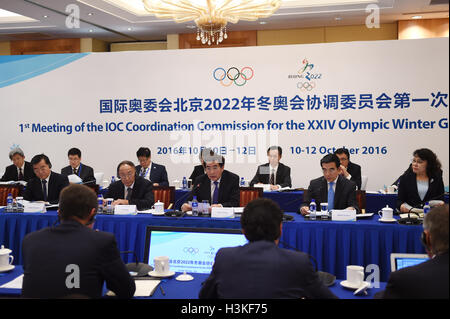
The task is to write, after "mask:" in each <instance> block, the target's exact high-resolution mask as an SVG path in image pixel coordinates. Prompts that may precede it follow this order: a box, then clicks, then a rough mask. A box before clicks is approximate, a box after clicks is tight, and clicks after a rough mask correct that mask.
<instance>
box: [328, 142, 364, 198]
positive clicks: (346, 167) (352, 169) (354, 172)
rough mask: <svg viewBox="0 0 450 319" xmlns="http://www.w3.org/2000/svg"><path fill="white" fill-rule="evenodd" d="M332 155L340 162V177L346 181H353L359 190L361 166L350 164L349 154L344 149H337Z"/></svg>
mask: <svg viewBox="0 0 450 319" xmlns="http://www.w3.org/2000/svg"><path fill="white" fill-rule="evenodd" d="M334 154H336V156H337V157H338V158H339V161H340V162H341V175H342V176H344V177H345V178H346V179H349V180H351V181H354V182H355V184H356V186H358V189H361V166H359V165H358V164H355V163H353V162H350V153H349V152H348V149H346V148H338V149H337V150H336V151H335V152H334Z"/></svg>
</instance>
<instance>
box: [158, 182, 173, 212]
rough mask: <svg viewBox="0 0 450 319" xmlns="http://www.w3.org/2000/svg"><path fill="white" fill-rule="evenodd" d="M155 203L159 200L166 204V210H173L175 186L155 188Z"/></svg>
mask: <svg viewBox="0 0 450 319" xmlns="http://www.w3.org/2000/svg"><path fill="white" fill-rule="evenodd" d="M153 196H154V197H155V203H156V202H157V201H158V200H159V201H160V202H163V203H164V209H169V206H171V208H173V207H172V206H173V204H174V203H175V186H153Z"/></svg>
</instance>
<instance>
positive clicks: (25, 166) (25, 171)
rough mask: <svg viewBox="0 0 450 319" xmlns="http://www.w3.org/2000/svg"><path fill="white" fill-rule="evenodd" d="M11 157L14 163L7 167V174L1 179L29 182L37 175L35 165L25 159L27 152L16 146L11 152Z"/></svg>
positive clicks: (3, 180)
mask: <svg viewBox="0 0 450 319" xmlns="http://www.w3.org/2000/svg"><path fill="white" fill-rule="evenodd" d="M9 159H10V160H11V161H12V162H13V163H12V165H9V166H8V167H6V170H5V174H3V176H2V178H1V179H0V180H1V181H2V182H8V181H25V182H28V181H29V180H30V179H31V178H33V177H35V175H34V172H33V167H32V166H31V164H30V163H29V162H26V161H25V154H24V153H23V151H22V150H21V149H20V148H14V149H13V150H11V152H9Z"/></svg>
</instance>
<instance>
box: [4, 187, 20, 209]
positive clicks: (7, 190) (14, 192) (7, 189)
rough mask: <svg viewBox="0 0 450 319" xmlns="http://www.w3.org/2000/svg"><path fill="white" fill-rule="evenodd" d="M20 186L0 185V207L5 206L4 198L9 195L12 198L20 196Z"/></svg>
mask: <svg viewBox="0 0 450 319" xmlns="http://www.w3.org/2000/svg"><path fill="white" fill-rule="evenodd" d="M22 190H23V186H22V185H0V206H6V198H7V197H8V194H9V193H11V195H12V197H13V198H16V197H17V196H20V195H22Z"/></svg>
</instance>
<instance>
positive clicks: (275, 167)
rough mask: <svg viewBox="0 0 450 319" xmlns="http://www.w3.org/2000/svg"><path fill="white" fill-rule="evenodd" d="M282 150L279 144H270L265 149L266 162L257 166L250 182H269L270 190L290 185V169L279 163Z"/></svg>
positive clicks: (252, 183) (251, 184) (252, 184)
mask: <svg viewBox="0 0 450 319" xmlns="http://www.w3.org/2000/svg"><path fill="white" fill-rule="evenodd" d="M282 154H283V150H282V149H281V147H280V146H271V147H269V148H268V149H267V158H268V160H269V162H268V163H266V164H263V165H260V166H258V169H257V170H256V174H255V176H254V177H253V179H252V180H251V182H250V186H254V185H255V184H259V183H261V184H270V189H271V190H277V189H279V188H283V187H292V182H291V169H290V168H289V166H286V165H284V164H283V163H280V160H281V156H282Z"/></svg>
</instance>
